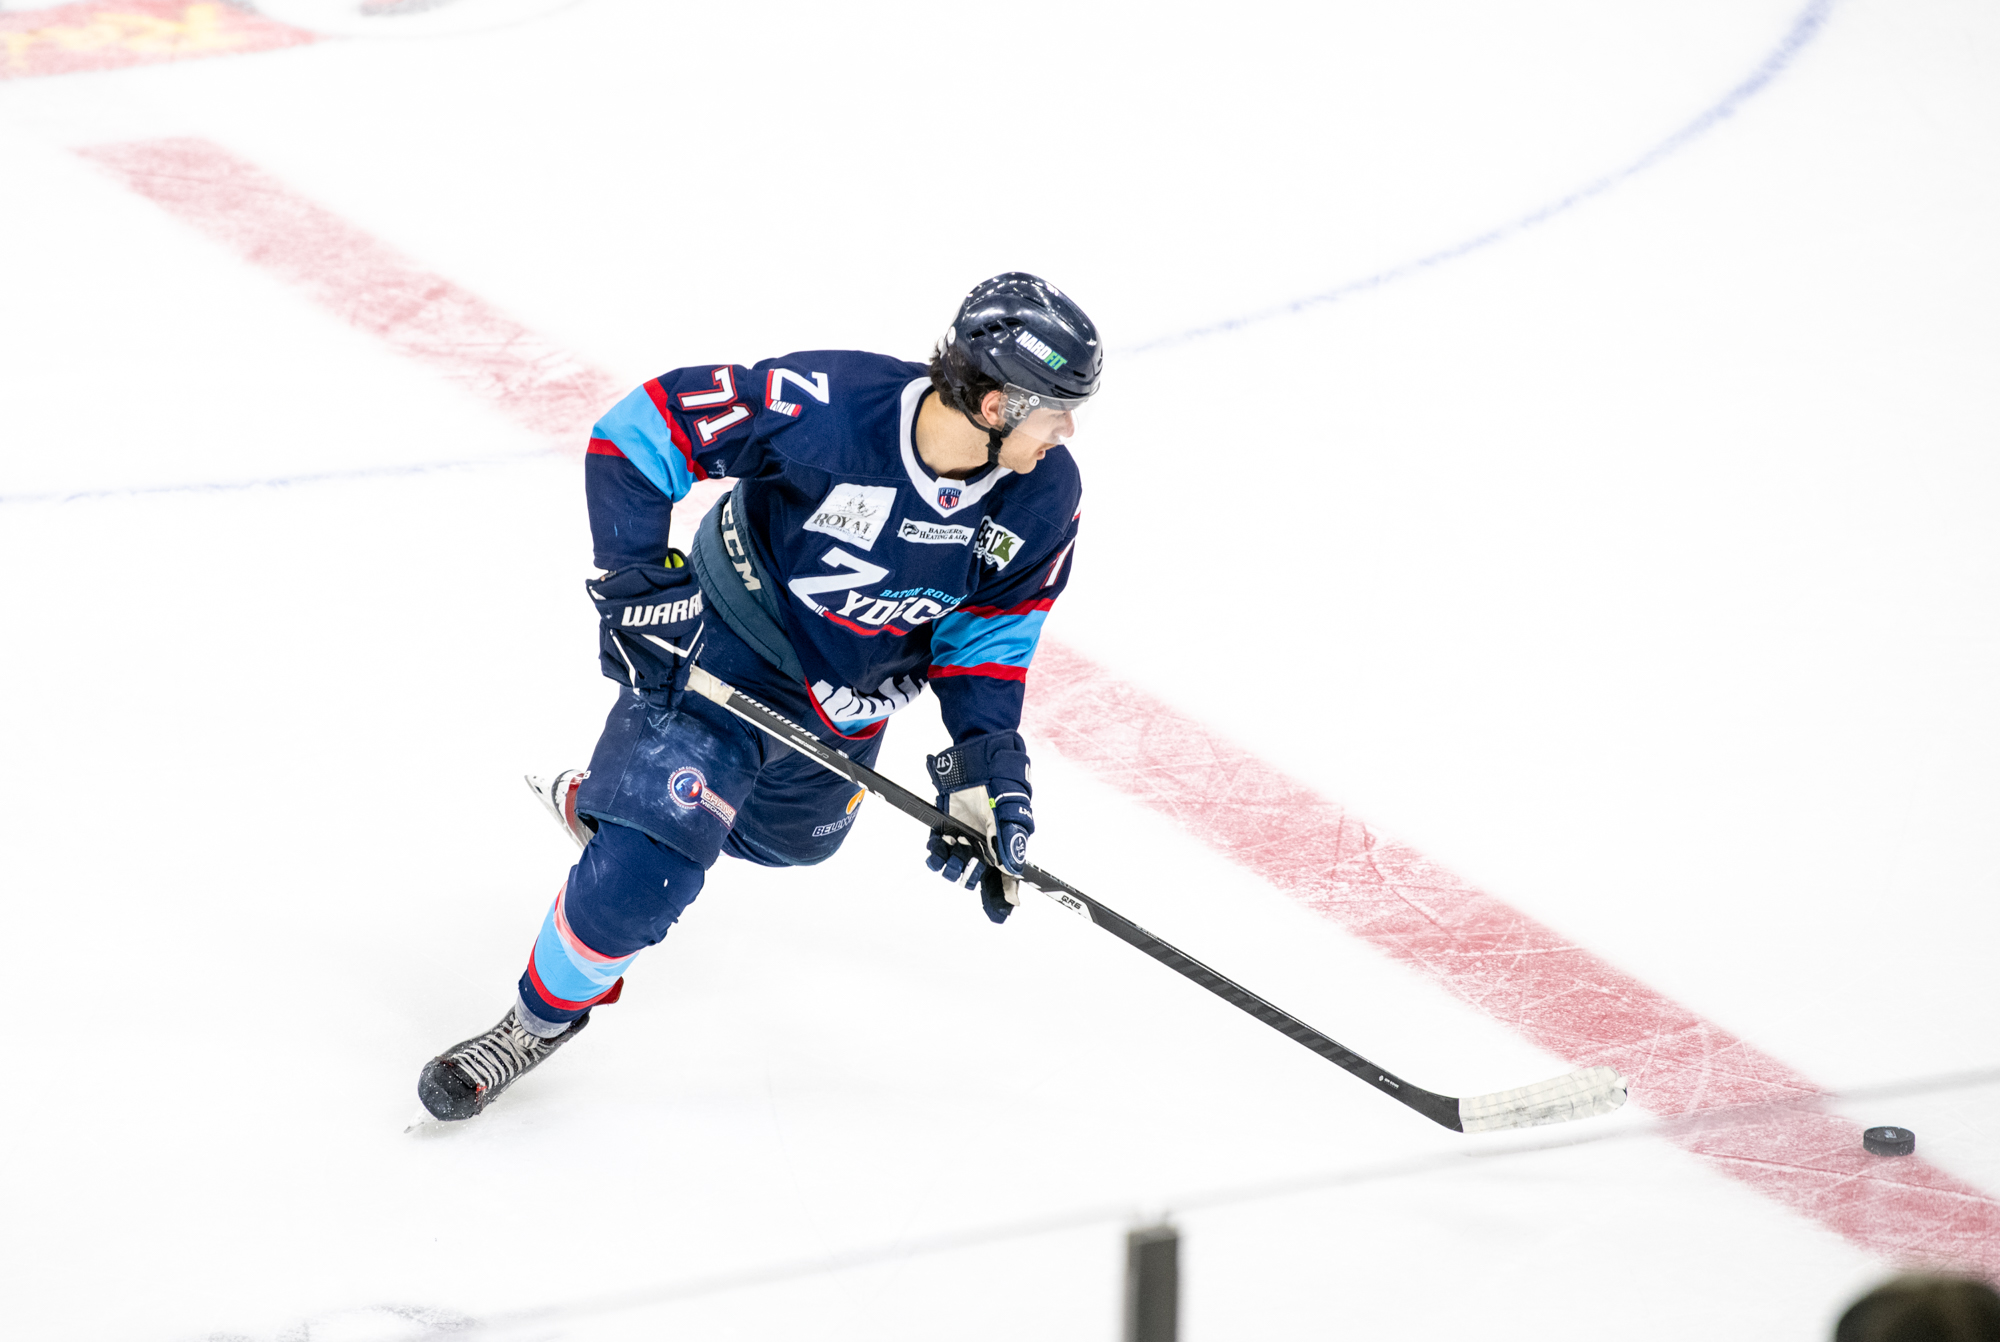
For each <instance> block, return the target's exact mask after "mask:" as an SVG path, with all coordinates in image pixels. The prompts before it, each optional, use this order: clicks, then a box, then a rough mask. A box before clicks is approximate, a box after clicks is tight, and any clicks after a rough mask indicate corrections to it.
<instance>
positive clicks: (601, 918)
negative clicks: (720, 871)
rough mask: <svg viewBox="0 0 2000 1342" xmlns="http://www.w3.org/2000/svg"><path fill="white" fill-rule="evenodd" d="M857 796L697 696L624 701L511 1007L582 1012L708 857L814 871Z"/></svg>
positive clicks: (567, 1015)
mask: <svg viewBox="0 0 2000 1342" xmlns="http://www.w3.org/2000/svg"><path fill="white" fill-rule="evenodd" d="M703 660H704V662H705V663H706V662H707V661H708V659H707V658H706V657H704V659H703ZM725 678H727V677H726V676H725ZM743 688H745V689H746V690H749V689H750V687H749V686H743ZM759 688H764V687H759ZM751 692H752V693H755V692H756V691H754V690H752V691H751ZM767 692H768V691H767ZM759 697H763V696H762V695H759ZM774 697H782V696H774ZM773 707H778V708H779V711H781V712H782V711H784V710H785V708H786V707H792V706H791V705H783V706H781V705H778V704H774V705H773ZM788 716H789V715H788ZM793 720H794V721H797V720H798V718H797V717H794V719H793ZM881 742H882V733H880V732H878V733H876V735H875V736H874V737H872V738H870V739H869V740H867V741H854V740H842V741H841V742H840V746H841V748H842V749H843V750H845V751H846V752H847V753H848V755H849V756H850V757H851V758H853V759H855V760H857V761H859V762H860V763H863V764H869V765H872V764H873V763H874V762H875V757H876V755H877V753H878V752H879V751H880V749H881ZM865 795H866V794H865V793H864V792H863V791H862V790H861V789H859V788H857V787H856V786H855V785H854V784H853V783H851V782H849V781H848V780H846V779H844V778H841V777H840V776H838V775H836V774H833V773H829V772H828V771H827V770H825V769H822V768H821V767H820V766H819V765H817V764H814V763H813V762H812V761H810V760H808V759H807V758H805V756H803V755H800V754H798V753H797V752H796V751H794V750H791V749H790V748H788V747H786V746H784V745H782V744H780V743H778V742H776V741H773V740H771V739H770V738H769V737H766V736H764V735H763V734H762V733H761V732H759V731H757V730H756V729H755V728H753V727H751V726H750V725H749V724H748V723H746V722H744V721H743V720H742V719H740V718H738V717H736V716H735V715H734V714H732V713H730V712H728V711H727V710H726V709H723V708H720V707H718V706H717V705H715V704H714V703H711V702H710V701H709V700H707V699H704V698H702V697H701V696H699V695H696V694H686V695H683V696H682V697H681V699H680V702H679V703H678V704H677V705H676V706H675V707H674V708H672V709H668V708H665V707H663V706H661V705H660V703H659V702H658V701H657V699H653V700H649V699H648V697H647V696H645V695H642V694H639V693H637V692H634V691H632V690H624V691H622V692H621V693H620V694H619V696H618V702H617V703H616V704H615V705H614V706H613V707H612V710H611V714H610V716H609V717H608V718H607V719H606V721H605V724H604V735H603V736H602V737H601V738H600V739H599V741H598V744H597V750H596V753H595V754H593V755H592V756H591V761H590V777H589V778H587V779H586V780H584V784H583V787H582V789H581V790H580V791H579V792H578V793H577V806H576V809H577V814H579V815H582V816H587V817H589V818H591V819H593V820H595V821H596V822H597V835H596V837H595V838H593V839H592V840H591V841H590V843H589V844H588V845H587V846H586V847H585V848H584V850H583V856H582V857H581V858H580V859H579V860H578V862H577V864H576V866H574V867H573V868H571V869H570V875H569V880H568V882H567V883H566V884H565V885H564V887H563V889H562V890H561V891H560V892H559V893H558V894H557V895H556V901H555V904H554V906H553V907H552V908H550V910H549V912H548V916H547V917H546V918H545V919H544V920H543V922H542V929H541V934H540V935H539V936H538V937H537V938H536V939H535V949H534V953H533V955H532V956H531V957H530V958H529V961H528V968H527V971H526V972H525V973H524V974H522V976H521V982H520V991H521V1001H522V1003H523V1004H524V1005H525V1006H526V1007H527V1008H528V1010H530V1011H531V1012H533V1013H534V1014H535V1015H536V1016H538V1017H540V1018H541V1019H543V1020H545V1021H549V1022H552V1023H553V1022H559V1021H567V1020H573V1019H574V1018H576V1017H577V1016H579V1015H581V1014H583V1012H584V1011H585V1010H586V1009H588V1008H589V1007H590V1006H591V1004H592V1003H594V1002H597V1001H598V1000H600V999H601V998H603V997H604V996H605V995H606V994H607V993H609V992H610V991H611V990H612V987H613V985H614V984H615V983H616V982H617V981H618V977H619V976H620V975H621V974H623V973H624V972H625V968H626V966H628V965H630V964H631V962H632V960H633V958H634V957H635V956H636V955H637V954H638V953H639V952H640V951H641V950H643V949H644V948H646V947H647V946H651V945H654V944H655V943H657V942H658V941H659V940H660V939H661V938H663V937H665V936H666V934H667V930H668V929H669V928H671V927H672V926H673V925H674V922H675V921H676V920H677V919H678V918H679V917H680V916H681V913H682V911H683V910H685V909H686V908H687V906H688V905H689V904H691V903H693V902H694V898H695V896H696V895H698V894H700V893H701V888H702V883H703V882H704V881H705V880H706V879H707V875H708V869H709V868H710V867H712V866H714V865H715V861H716V858H717V857H719V856H720V855H721V854H723V853H725V852H726V853H729V854H730V855H731V856H733V857H739V858H743V859H745V860H746V861H750V862H756V863H760V864H762V865H764V866H774V867H777V866H806V865H810V864H812V863H815V862H823V861H825V860H826V859H827V858H829V857H831V856H832V855H833V853H834V852H835V850H836V849H838V848H839V847H840V844H841V840H843V839H845V838H846V837H847V831H848V829H849V827H850V826H851V825H852V824H853V823H854V817H855V814H856V811H857V808H858V807H859V806H860V804H861V799H862V797H863V796H865Z"/></svg>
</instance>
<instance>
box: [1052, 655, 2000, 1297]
mask: <svg viewBox="0 0 2000 1342" xmlns="http://www.w3.org/2000/svg"><path fill="white" fill-rule="evenodd" d="M1028 684H1029V687H1030V688H1029V693H1028V707H1027V716H1028V722H1027V723H1026V724H1025V725H1026V727H1027V728H1028V729H1029V730H1031V731H1032V732H1033V733H1034V734H1035V736H1036V737H1037V738H1038V739H1041V740H1045V741H1047V742H1049V743H1050V744H1051V745H1053V746H1054V747H1055V748H1056V749H1057V750H1059V751H1061V752H1062V754H1063V755H1064V756H1065V757H1067V758H1069V759H1071V760H1074V761H1077V762H1078V763H1081V764H1083V765H1084V766H1086V767H1087V768H1089V769H1090V770H1091V771H1092V772H1093V773H1094V774H1095V775H1096V776H1097V777H1098V778H1099V779H1100V780H1101V781H1103V782H1105V783H1107V784H1109V785H1110V786H1112V787H1114V788H1116V789H1117V790H1119V791H1121V792H1123V793H1125V794H1127V795H1128V796H1131V797H1133V798H1134V799H1136V800H1138V801H1140V802H1142V803H1144V804H1145V805H1146V806H1148V807H1150V808H1152V809H1153V810H1155V811H1159V812H1161V813H1163V814H1165V815H1166V816H1167V817H1168V818H1169V819H1171V820H1172V821H1173V822H1174V823H1175V824H1176V825H1178V826H1179V827H1180V828H1181V829H1183V830H1185V831H1186V832H1187V833H1188V834H1189V835H1190V836H1191V837H1193V838H1195V839H1198V840H1200V841H1201V842H1203V843H1205V844H1207V845H1208V846H1210V847H1211V848H1214V849H1216V850H1217V851H1219V852H1220V853H1222V854H1223V855H1224V856H1226V857H1228V858H1229V859H1230V860H1232V861H1234V862H1236V863H1238V864H1240V865H1242V866H1244V867H1248V868H1249V869H1251V870H1252V871H1255V872H1256V873H1257V874H1258V875H1259V876H1261V877H1263V878H1264V879H1265V880H1267V881H1269V882H1270V883H1271V884H1273V885H1275V886H1277V887H1278V888H1279V889H1280V890H1282V891H1284V892H1285V893H1286V894H1288V895H1290V896H1291V897H1292V898H1293V899H1296V900H1298V901H1299V902H1300V903H1302V904H1304V905H1305V906H1306V907H1308V908H1310V909H1312V910H1313V911H1314V912H1316V913H1319V914H1321V915H1322V916H1324V917H1326V918H1329V919H1331V920H1333V921H1334V922H1336V923H1338V924H1339V925H1340V926H1341V927H1343V928H1345V929H1346V930H1347V931H1349V932H1351V933H1353V934H1354V935H1355V936H1358V937H1360V938H1361V939H1362V940H1364V941H1366V942H1368V943H1369V944H1370V945H1372V946H1374V947H1376V948H1377V949H1378V950H1381V951H1384V952H1386V953H1387V954H1389V955H1391V956H1393V957H1394V958H1396V959H1398V960H1400V961H1402V962H1403V963H1405V964H1408V965H1412V966H1414V967H1415V968H1417V969H1418V970H1420V971H1422V972H1423V973H1424V974H1425V975H1427V976H1428V977H1429V978H1430V979H1431V980H1432V982H1434V983H1436V984H1438V986H1440V987H1442V988H1443V989H1444V990H1445V991H1446V992H1448V993H1450V994H1451V995H1452V996H1454V997H1456V998H1458V999H1459V1000H1460V1001H1462V1002H1465V1003H1466V1004H1467V1005H1469V1006H1473V1007H1476V1008H1477V1009H1479V1010H1480V1011H1483V1012H1485V1013H1486V1014H1487V1015H1488V1016H1491V1017H1493V1018H1494V1019H1495V1020H1498V1021H1500V1022H1501V1023H1502V1024H1504V1025H1508V1026H1511V1027H1512V1028H1513V1029H1515V1030H1516V1031H1518V1032H1519V1033H1521V1034H1522V1035H1524V1036H1526V1037H1527V1038H1528V1039H1530V1040H1532V1041H1533V1042H1534V1043H1536V1044H1538V1045H1540V1046H1541V1047H1542V1048H1545V1049H1547V1050H1548V1051H1549V1052H1551V1053H1554V1054H1556V1055H1557V1056H1558V1057H1562V1058H1566V1059H1568V1060H1569V1061H1570V1062H1572V1063H1574V1064H1577V1065H1580V1066H1584V1065H1587V1066H1595V1065H1598V1064H1605V1063H1608V1064H1610V1065H1611V1066H1614V1067H1616V1068H1617V1069H1618V1070H1619V1071H1620V1072H1621V1073H1623V1074H1624V1075H1625V1077H1626V1078H1627V1079H1628V1080H1630V1081H1631V1083H1632V1093H1633V1095H1634V1097H1635V1099H1636V1100H1637V1101H1638V1102H1639V1103H1642V1104H1643V1105H1644V1106H1645V1107H1646V1108H1648V1109H1650V1110H1652V1111H1653V1112H1654V1113H1657V1114H1661V1115H1663V1116H1666V1117H1668V1118H1669V1119H1673V1120H1675V1121H1674V1122H1672V1123H1670V1124H1669V1125H1668V1129H1667V1130H1668V1132H1669V1135H1670V1138H1671V1140H1673V1141H1674V1142H1676V1143H1677V1144H1679V1145H1680V1146H1682V1147H1684V1148H1685V1149H1687V1150H1689V1151H1691V1152H1693V1153H1694V1154H1696V1155H1698V1156H1701V1157H1703V1158H1704V1159H1706V1160H1707V1161H1708V1162H1709V1163H1710V1164H1711V1165H1713V1166H1715V1167H1716V1168H1717V1169H1719V1170H1721V1171H1722V1172H1723V1173H1725V1174H1728V1175H1729V1176H1731V1177H1732V1178H1735V1179H1738V1180H1740V1181H1741V1182H1743V1183H1745V1184H1748V1185H1749V1186H1750V1187H1752V1188H1754V1189H1756V1190H1757V1191H1758V1192H1760V1193H1763V1194H1765V1195H1766V1196H1768V1197H1770V1198H1773V1199H1775V1200H1776V1201H1778V1202H1780V1203H1782V1204H1784V1205H1785V1206H1787V1207H1789V1208H1791V1209H1792V1210H1793V1211H1795V1212H1798V1213H1799V1214H1801V1215H1803V1216H1807V1217H1810V1218H1811V1219H1813V1220H1815V1221H1818V1222H1819V1223H1820V1224H1822V1225H1824V1226H1827V1227H1828V1228H1830V1229H1832V1230H1835V1231H1838V1232H1839V1233H1840V1234H1842V1235H1844V1236H1846V1237H1847V1238H1848V1239H1849V1240H1852V1241H1853V1242H1854V1243H1856V1244H1858V1245H1860V1246H1862V1247H1863V1248H1865V1249H1868V1250H1870V1251H1872V1252H1875V1253H1878V1254H1881V1255H1883V1256H1885V1257H1888V1258H1891V1259H1895V1260H1898V1261H1906V1262H1911V1263H1920V1264H1939V1263H1944V1264H1957V1265H1961V1266H1965V1267H1971V1268H1975V1269H1978V1270H1981V1271H1983V1272H1984V1273H1985V1274H1987V1275H1989V1276H1995V1275H2000V1203H1996V1202H1995V1201H1994V1199H1993V1198H1992V1197H1990V1196H1988V1195H1987V1194H1986V1193H1985V1192H1983V1191H1982V1190H1980V1189H1978V1188H1975V1187H1973V1186H1972V1185H1970V1184H1966V1183H1964V1182H1962V1181H1960V1180H1958V1179H1956V1178H1954V1177H1952V1176H1951V1175H1949V1174H1947V1173H1945V1172H1944V1171H1943V1170H1940V1169H1938V1168H1937V1167H1936V1166H1934V1165H1931V1164H1929V1163H1927V1162H1925V1161H1923V1160H1921V1159H1918V1158H1915V1157H1903V1158H1897V1159H1885V1158H1883V1157H1879V1156H1871V1155H1869V1154H1868V1153H1867V1152H1865V1151H1863V1150H1862V1149H1861V1134H1860V1131H1859V1130H1858V1129H1857V1128H1856V1127H1855V1125H1854V1124H1853V1123H1852V1122H1850V1121H1848V1120H1846V1119H1843V1118H1840V1117H1839V1116H1837V1115H1834V1114H1829V1113H1823V1112H1819V1111H1818V1110H1817V1109H1816V1108H1814V1107H1813V1106H1812V1105H1811V1104H1810V1103H1801V1104H1796V1105H1788V1104H1783V1103H1780V1104H1778V1105H1777V1107H1775V1108H1773V1109H1769V1110H1765V1111H1762V1112H1761V1113H1757V1114H1756V1115H1755V1116H1754V1117H1752V1116H1745V1115H1724V1114H1720V1113H1717V1111H1719V1110H1727V1109H1729V1108H1730V1107H1732V1106H1737V1105H1754V1104H1760V1103H1761V1104H1768V1103H1771V1102H1774V1101H1776V1102H1784V1101H1808V1102H1809V1101H1811V1100H1812V1098H1813V1097H1815V1096H1817V1095H1819V1094H1820V1093H1821V1092H1820V1090H1819V1088H1818V1087H1816V1086H1815V1085H1813V1083H1812V1082H1810V1081H1808V1080H1807V1079H1806V1078H1805V1077H1803V1076H1801V1075H1799V1074H1798V1073H1797V1072H1795V1071H1793V1070H1792V1069H1791V1068H1789V1067H1787V1066H1786V1065H1785V1064H1784V1063H1782V1062H1779V1061H1778V1060H1777V1059H1775V1058H1773V1057H1771V1056H1770V1055H1768V1054H1765V1053H1761V1052H1759V1051H1758V1050H1756V1049H1755V1048H1753V1047H1751V1046H1750V1045H1749V1044H1746V1043H1744V1042H1743V1041H1742V1040H1740V1039H1738V1038H1736V1037H1735V1036H1733V1035H1731V1034H1730V1033H1729V1032H1728V1031H1726V1030H1723V1029H1721V1028H1720V1027H1718V1026H1716V1025H1713V1024H1711V1023H1710V1022H1708V1021H1705V1020H1703V1019H1702V1018H1701V1017H1700V1016H1697V1015H1696V1014H1695V1013H1694V1012H1692V1011H1690V1010H1688V1009H1687V1008H1686V1007H1684V1006H1681V1005H1680V1004H1679V1003H1677V1002H1674V1001H1671V1000H1669V999H1668V998H1667V997H1665V996H1663V995H1661V994H1660V993H1658V992H1655V991H1654V990H1653V989H1651V988H1648V987H1647V986H1646V985H1645V984H1643V983H1640V982H1639V981H1638V980H1637V979H1634V978H1633V977H1632V976H1631V975H1629V974H1627V973H1625V972H1623V971H1622V970H1620V969H1618V968H1616V967H1615V966H1613V965H1610V964H1607V963H1606V962H1605V961H1603V960H1601V959H1599V958H1598V957H1597V956H1595V955H1592V954H1591V953H1590V952H1589V951H1587V950H1584V949H1583V948H1582V947H1580V946H1577V945H1574V944H1572V943H1571V942H1569V941H1566V940H1565V939H1564V938H1563V937H1561V936H1559V935H1558V934H1557V933H1555V932H1554V931H1552V930H1551V929H1549V928H1547V927H1544V926H1542V925H1541V924H1540V923H1538V922H1536V921H1535V920H1534V919H1532V918H1529V917H1528V916H1526V915H1525V914H1522V913H1520V912H1518V911H1517V910H1514V909H1511V908H1509V907H1508V906H1507V905H1505V904H1503V903H1501V902H1500V901H1499V900H1497V899H1495V898H1493V897H1492V896H1491V895H1486V894H1482V893H1481V892H1479V891H1478V890H1475V889H1473V888H1472V887H1471V886H1469V885H1467V884H1466V883H1465V882H1463V881H1461V880H1459V879H1458V878H1457V877H1456V876H1454V875H1452V874H1451V873H1450V872H1448V871H1446V870H1444V869H1443V868H1442V867H1439V866H1438V865H1437V864H1436V863H1433V862H1430V861H1428V860H1426V859H1425V858H1424V856H1423V855H1422V854H1421V853H1418V852H1415V851H1414V850H1412V849H1410V848H1407V847H1405V846H1403V845H1402V844H1399V843H1395V842H1392V841H1389V840H1385V839H1382V838H1379V837H1377V836H1376V835H1374V834H1372V833H1370V832H1369V830H1368V828H1367V826H1365V825H1363V824H1362V823H1361V822H1360V821H1358V820H1356V819H1355V818H1354V817H1352V816H1350V815H1348V814H1347V813H1346V812H1345V811H1343V810H1342V809H1341V808H1340V807H1339V806H1338V805H1336V804H1335V803H1333V802H1331V801H1328V800H1326V799H1325V798H1323V797H1320V796H1319V795H1317V794H1316V793H1314V792H1313V791H1312V790H1311V789H1310V788H1308V787H1306V786H1305V785H1304V784H1302V783H1299V782H1297V781H1295V780H1294V779H1291V778H1288V777H1286V776H1285V775H1284V774H1283V773H1280V772H1279V771H1278V770H1277V769H1275V768H1273V767H1272V766H1271V765H1269V764H1266V763H1265V762H1264V761H1262V760H1260V759H1257V758H1256V757H1255V756H1253V755H1251V754H1250V752H1248V751H1247V750H1244V749H1243V748H1242V747H1240V746H1236V745H1232V744H1231V743H1229V742H1228V741H1225V740H1223V739H1222V738H1220V737H1218V736H1217V735H1216V734H1215V733H1214V732H1212V731H1210V730H1209V729H1208V728H1207V727H1204V726H1203V725H1202V724H1200V723H1198V722H1195V721H1193V720H1192V719H1190V718H1188V717H1186V716H1184V715H1183V714H1181V713H1179V712H1176V711H1175V710H1174V709H1173V708H1171V707H1169V706H1168V705H1166V704H1164V703H1162V702H1160V701H1159V700H1157V699H1155V698H1153V697H1151V696H1150V695H1148V694H1146V693H1144V692H1143V691H1140V690H1137V689H1134V688H1133V687H1132V686H1130V685H1127V684H1125V683H1123V682H1122V681H1120V680H1118V679H1117V678H1116V677H1115V676H1113V675H1112V674H1111V673H1110V672H1108V671H1106V670H1105V669H1104V668H1103V667H1100V666H1098V665H1097V664H1096V663H1094V662H1091V661H1090V660H1088V659H1087V658H1084V657H1083V656H1081V655H1079V654H1077V653H1075V652H1073V651H1070V650H1069V649H1066V648H1064V647H1062V646H1061V645H1059V644H1058V645H1052V644H1050V643H1048V642H1044V643H1043V644H1042V646H1041V649H1040V652H1039V653H1038V655H1037V656H1036V658H1035V666H1034V673H1033V674H1032V675H1031V676H1029V678H1028ZM1190 777H1199V778H1208V779H1224V780H1227V784H1228V785H1227V786H1226V787H1220V788H1216V787H1201V788H1191V787H1187V786H1185V783H1184V780H1185V779H1187V778H1190ZM1704 1116H1705V1117H1704Z"/></svg>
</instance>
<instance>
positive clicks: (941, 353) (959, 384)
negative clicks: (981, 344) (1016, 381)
mask: <svg viewBox="0 0 2000 1342" xmlns="http://www.w3.org/2000/svg"><path fill="white" fill-rule="evenodd" d="M949 357H950V351H947V350H944V349H937V350H933V351H932V352H931V390H932V391H935V392H936V393H937V394H938V399H939V400H940V401H943V402H944V403H945V404H946V405H947V406H949V407H951V408H952V409H953V410H956V411H959V412H960V413H961V414H966V415H971V416H973V417H974V418H977V417H978V415H979V403H980V402H981V401H983V400H985V399H986V393H987V392H989V391H1005V390H1006V384H1004V383H1001V382H996V381H994V380H993V379H992V378H990V377H988V376H987V375H986V374H984V373H982V372H980V371H979V369H977V368H975V367H973V365H972V361H971V360H969V359H965V358H957V359H953V360H952V364H953V367H952V368H950V369H949V370H947V369H946V367H945V360H946V359H947V358H949ZM954 374H955V375H956V376H955V377H954ZM954 383H956V385H954ZM961 389H962V391H963V396H964V399H963V400H961V399H960V393H961Z"/></svg>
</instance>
